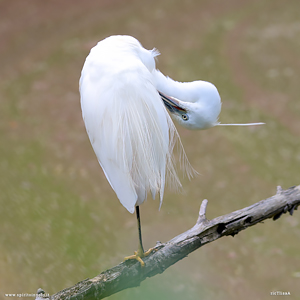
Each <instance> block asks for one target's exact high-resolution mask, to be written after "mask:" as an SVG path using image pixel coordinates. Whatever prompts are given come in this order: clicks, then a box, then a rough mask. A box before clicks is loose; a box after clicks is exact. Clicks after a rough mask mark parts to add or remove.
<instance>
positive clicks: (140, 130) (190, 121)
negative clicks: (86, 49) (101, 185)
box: [80, 36, 262, 266]
mask: <svg viewBox="0 0 300 300" xmlns="http://www.w3.org/2000/svg"><path fill="white" fill-rule="evenodd" d="M158 54H159V53H158V51H157V50H155V49H153V50H146V49H144V48H143V47H142V46H141V44H140V43H139V42H138V41H137V40H136V39H135V38H133V37H130V36H111V37H109V38H106V39H104V40H103V41H101V42H99V43H98V44H97V45H96V46H95V47H94V48H93V49H92V50H91V52H90V54H89V55H88V57H87V59H86V61H85V63H84V66H83V69H82V73H81V78H80V95H81V108H82V115H83V119H84V123H85V127H86V130H87V133H88V136H89V138H90V141H91V144H92V146H93V149H94V151H95V153H96V156H97V158H98V161H99V163H100V165H101V167H102V169H103V171H104V173H105V175H106V178H107V180H108V181H109V183H110V185H111V187H112V188H113V190H114V191H115V193H116V194H117V197H118V198H119V200H120V202H121V204H122V205H123V206H124V207H125V208H126V209H127V210H128V211H129V212H131V213H133V212H134V210H135V207H136V214H137V220H138V230H139V247H138V251H136V252H135V255H132V256H129V257H127V258H126V259H132V258H134V259H137V260H139V262H140V263H141V265H142V266H144V262H143V261H142V259H141V257H144V256H146V255H148V254H149V253H150V252H151V249H150V250H148V251H147V252H144V249H143V245H142V235H141V225H140V214H139V205H140V204H142V203H143V202H144V201H145V199H146V197H147V194H148V192H151V194H152V197H153V198H155V195H156V194H157V193H159V194H160V205H161V203H162V200H163V194H164V187H165V181H166V178H170V179H171V181H172V182H173V183H175V186H178V185H180V182H179V180H178V177H177V174H176V171H175V168H174V165H173V158H172V157H173V154H172V153H173V148H174V144H175V142H176V140H178V141H179V143H178V145H179V150H180V152H181V156H182V158H183V169H184V171H185V172H187V174H188V175H191V170H192V168H191V167H190V165H189V163H188V160H187V158H186V156H185V153H184V150H183V147H182V145H181V142H180V138H179V136H178V133H177V131H176V128H175V126H174V124H173V122H172V120H171V118H170V116H169V114H168V112H167V109H168V111H169V113H170V114H171V116H172V118H173V119H174V120H176V121H177V122H178V123H179V124H180V125H182V126H184V127H186V128H188V129H207V128H210V127H213V126H217V125H235V126H240V125H259V124H262V123H250V124H220V123H219V122H218V117H219V114H220V111H221V98H220V95H219V93H218V90H217V89H216V87H215V86H214V85H213V84H211V83H209V82H206V81H194V82H177V81H174V80H172V79H171V78H169V77H165V76H164V75H163V74H162V73H161V72H160V71H158V70H156V69H155V57H156V56H157V55H158Z"/></svg>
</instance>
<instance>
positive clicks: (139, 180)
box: [80, 36, 180, 213]
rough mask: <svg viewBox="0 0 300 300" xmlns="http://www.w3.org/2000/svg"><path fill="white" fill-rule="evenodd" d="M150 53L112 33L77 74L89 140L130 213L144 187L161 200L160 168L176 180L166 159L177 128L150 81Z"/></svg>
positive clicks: (143, 195) (162, 181) (152, 66)
mask: <svg viewBox="0 0 300 300" xmlns="http://www.w3.org/2000/svg"><path fill="white" fill-rule="evenodd" d="M156 55H158V52H157V51H155V50H150V51H148V50H146V49H144V48H143V47H142V46H141V45H140V43H139V42H138V41H137V40H136V39H134V38H133V37H129V36H112V37H109V38H106V39H105V40H103V41H101V42H99V43H98V44H97V46H95V47H94V48H93V49H92V50H91V52H90V54H89V56H88V57H87V59H86V61H85V64H84V67H83V70H82V74H81V78H80V94H81V107H82V114H83V119H84V122H85V126H86V129H87V133H88V135H89V138H90V141H91V144H92V146H93V149H94V151H95V153H96V155H97V158H98V161H99V163H100V165H101V167H102V169H103V171H104V173H105V175H106V177H107V179H108V181H109V183H110V185H111V186H112V188H113V189H114V191H115V193H116V194H117V197H118V198H119V200H120V202H121V203H122V205H123V206H124V207H125V208H126V209H127V210H128V211H129V212H131V213H133V212H134V208H135V206H136V205H140V204H141V203H142V202H143V201H144V200H145V199H146V196H147V193H148V192H149V191H150V192H151V193H152V196H153V198H154V197H155V195H156V193H159V194H160V201H161V202H162V199H163V193H164V186H165V177H166V173H168V174H169V175H170V176H171V178H172V180H173V181H175V182H176V183H177V184H180V183H179V180H178V178H177V175H176V172H175V169H174V166H173V163H172V151H173V146H174V142H175V139H176V138H177V131H176V129H175V126H174V124H173V122H172V120H171V119H170V117H169V115H168V112H167V110H166V108H165V107H164V104H163V102H162V100H161V98H160V96H159V94H158V92H157V89H156V87H155V83H154V81H153V75H152V72H153V71H154V70H155V60H154V57H155V56H156Z"/></svg>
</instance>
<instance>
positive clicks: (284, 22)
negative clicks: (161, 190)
mask: <svg viewBox="0 0 300 300" xmlns="http://www.w3.org/2000/svg"><path fill="white" fill-rule="evenodd" d="M299 11H300V2H299V0H290V1H288V2H287V1H281V0H272V1H271V0H260V1H252V0H251V1H250V0H249V1H246V0H245V1H240V0H228V1H223V0H212V1H208V0H206V1H203V0H201V1H199V0H186V1H170V0H166V1H161V0H159V1H158V0H153V1H149V0H143V1H141V0H130V1H121V0H100V1H96V0H85V1H80V0H64V1H58V0H51V1H40V0H27V1H23V0H14V1H5V0H2V1H1V0H0V37H1V39H0V114H1V122H0V131H1V134H0V139H1V140H0V176H1V180H0V190H1V193H0V205H1V209H0V230H1V234H0V247H1V248H0V298H4V293H35V292H36V290H37V288H39V287H42V288H43V289H44V290H45V291H46V292H47V293H50V294H53V293H55V292H57V291H59V290H61V289H63V288H66V287H69V286H71V285H74V284H75V283H76V282H78V281H80V280H83V279H85V278H87V277H90V278H91V277H93V276H96V275H97V274H99V273H100V272H102V271H103V270H105V269H107V268H110V267H112V266H114V265H115V264H118V263H119V262H120V261H122V259H123V257H124V256H126V255H130V254H131V253H132V252H133V251H134V250H135V249H136V246H137V228H136V220H135V216H134V215H131V214H129V213H128V212H127V211H126V210H125V209H124V208H123V207H122V205H121V204H120V203H119V201H118V200H117V198H116V196H115V194H114V192H113V191H112V189H111V187H110V186H109V184H108V182H107V180H106V179H105V177H104V175H103V173H102V170H101V168H100V166H99V165H98V163H97V160H96V157H95V155H94V153H93V150H92V148H91V145H90V143H89V140H88V137H87V134H86V132H85V128H84V125H83V121H82V118H81V110H80V103H79V93H78V80H79V77H80V72H81V68H82V66H83V63H84V60H85V57H86V56H87V55H88V53H89V50H90V48H91V47H93V46H94V45H95V44H96V43H97V42H98V41H99V40H101V39H103V38H105V37H107V36H110V35H113V34H128V35H132V36H134V37H136V38H137V39H138V40H140V42H141V43H142V44H143V46H144V47H145V48H148V49H152V48H153V47H156V48H158V49H159V51H160V52H161V56H159V57H158V63H157V67H158V68H159V69H160V70H161V71H162V72H163V73H164V74H166V75H169V76H170V77H172V78H174V79H176V80H178V81H192V80H196V79H203V80H207V81H211V82H213V83H214V84H215V85H216V86H217V87H218V89H219V92H220V94H221V97H222V101H223V106H222V113H221V116H220V121H221V122H223V123H230V122H257V121H263V122H266V125H265V126H260V127H251V128H245V127H244V128H233V127H232V128H228V127H226V128H221V127H217V128H212V129H209V130H207V131H198V132H196V131H193V132H191V131H187V130H184V129H182V128H178V130H179V133H180V135H181V137H182V142H183V144H184V147H185V150H186V153H187V155H188V157H189V159H190V162H191V164H192V165H193V167H194V168H195V169H196V170H197V171H198V172H199V173H200V175H199V176H197V177H196V178H194V179H192V180H191V181H189V180H188V179H186V178H182V183H183V187H184V188H183V190H182V191H181V193H178V194H176V193H173V192H172V191H170V190H167V191H166V193H165V197H164V203H163V206H162V209H161V211H158V205H159V203H158V202H159V201H158V200H156V201H152V200H150V199H149V200H148V201H147V202H146V203H144V204H143V206H142V207H141V214H142V226H143V237H144V245H145V248H149V247H150V246H153V245H154V244H155V242H156V241H157V240H160V241H162V242H165V241H167V240H169V239H171V238H172V237H174V236H175V235H177V234H179V233H181V232H183V231H185V230H187V229H188V228H190V227H191V226H193V225H194V223H195V222H196V219H197V215H198V209H199V206H200V203H201V201H202V199H204V198H207V199H208V200H209V204H208V211H207V217H208V218H213V217H216V216H219V215H222V214H225V213H229V212H231V211H233V210H237V209H240V208H242V207H245V206H248V205H251V204H253V203H255V202H257V201H259V200H261V199H264V198H267V197H269V196H271V195H273V194H275V192H276V186H277V185H281V186H282V187H283V188H288V187H290V186H292V185H297V184H300V182H299V167H300V148H299V147H300V142H299V137H300V101H299V94H300V84H299V76H300V59H299V53H300V21H299ZM299 220H300V216H299V212H297V211H296V212H295V216H293V217H290V216H286V215H284V216H283V217H282V218H281V219H279V220H278V221H276V222H273V221H271V220H268V221H266V222H265V223H264V224H259V225H256V226H254V227H253V228H250V229H248V230H246V231H244V232H242V233H240V234H239V235H237V236H235V237H234V238H232V237H228V238H223V239H221V240H218V241H216V242H214V243H211V244H209V245H206V246H205V247H203V248H201V249H200V250H198V251H196V252H194V253H193V254H191V255H190V256H189V257H188V258H185V259H184V260H183V261H181V262H179V263H177V264H176V265H174V266H172V267H171V268H169V269H168V270H167V271H165V272H164V273H163V274H161V275H157V276H155V277H154V278H150V279H147V280H146V281H144V282H143V283H142V284H141V286H140V287H139V288H135V289H130V290H126V291H123V292H120V293H118V294H116V295H114V296H111V297H110V298H109V299H124V300H126V299H144V300H147V299H166V300H168V299H172V300H180V299H185V300H189V299H222V300H223V299H224V300H225V299H226V300H227V299H233V300H235V299H241V298H242V299H269V298H271V297H272V296H270V292H271V291H277V290H278V291H289V292H290V293H291V296H290V297H289V299H300V288H299V286H300V251H299V245H300V244H299V240H300V229H299ZM6 299H8V298H6Z"/></svg>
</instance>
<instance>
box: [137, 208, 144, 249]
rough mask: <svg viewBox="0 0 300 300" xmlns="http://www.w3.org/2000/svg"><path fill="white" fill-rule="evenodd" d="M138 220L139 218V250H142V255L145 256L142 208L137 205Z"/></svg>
mask: <svg viewBox="0 0 300 300" xmlns="http://www.w3.org/2000/svg"><path fill="white" fill-rule="evenodd" d="M135 211H136V218H137V223H138V231H139V242H140V245H139V249H140V250H141V252H142V253H141V254H144V247H143V242H142V229H141V218H140V207H139V206H138V205H137V206H136V210H135Z"/></svg>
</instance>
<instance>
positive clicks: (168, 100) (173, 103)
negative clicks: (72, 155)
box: [158, 91, 187, 114]
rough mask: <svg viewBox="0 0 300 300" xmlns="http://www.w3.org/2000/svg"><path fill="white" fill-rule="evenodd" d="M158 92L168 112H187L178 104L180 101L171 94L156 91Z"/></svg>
mask: <svg viewBox="0 0 300 300" xmlns="http://www.w3.org/2000/svg"><path fill="white" fill-rule="evenodd" d="M158 93H159V96H160V97H161V99H162V101H163V103H164V105H165V106H166V108H167V109H168V110H169V112H171V113H180V114H182V113H186V112H187V111H186V110H185V109H184V108H182V107H181V106H180V102H179V100H178V99H176V98H174V97H172V96H167V95H165V94H163V93H162V92H160V91H158Z"/></svg>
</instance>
